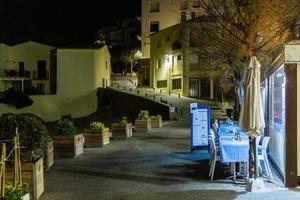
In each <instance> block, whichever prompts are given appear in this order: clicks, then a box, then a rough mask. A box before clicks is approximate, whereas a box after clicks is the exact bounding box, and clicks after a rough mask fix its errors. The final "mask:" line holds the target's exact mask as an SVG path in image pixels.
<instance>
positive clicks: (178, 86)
mask: <svg viewBox="0 0 300 200" xmlns="http://www.w3.org/2000/svg"><path fill="white" fill-rule="evenodd" d="M172 87H173V89H181V78H178V79H173V80H172Z"/></svg>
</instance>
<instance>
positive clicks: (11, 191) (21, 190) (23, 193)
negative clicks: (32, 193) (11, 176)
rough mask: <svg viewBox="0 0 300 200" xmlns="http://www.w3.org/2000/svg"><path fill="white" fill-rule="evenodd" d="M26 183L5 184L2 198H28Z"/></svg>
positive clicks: (15, 199)
mask: <svg viewBox="0 0 300 200" xmlns="http://www.w3.org/2000/svg"><path fill="white" fill-rule="evenodd" d="M28 192H29V191H28V185H27V184H22V185H18V186H16V187H15V186H13V185H12V184H11V183H6V184H5V193H4V197H3V200H29V199H30V198H29V193H28Z"/></svg>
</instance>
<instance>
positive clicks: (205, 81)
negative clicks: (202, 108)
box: [200, 77, 210, 99]
mask: <svg viewBox="0 0 300 200" xmlns="http://www.w3.org/2000/svg"><path fill="white" fill-rule="evenodd" d="M200 86H201V90H200V91H201V93H200V94H201V98H204V99H206V98H210V78H207V77H203V78H201V79H200Z"/></svg>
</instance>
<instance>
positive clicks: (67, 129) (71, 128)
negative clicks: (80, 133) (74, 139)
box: [57, 118, 77, 136]
mask: <svg viewBox="0 0 300 200" xmlns="http://www.w3.org/2000/svg"><path fill="white" fill-rule="evenodd" d="M57 128H58V134H59V135H70V136H73V135H75V134H76V131H77V130H76V127H75V125H74V122H73V121H72V120H70V119H67V118H62V119H61V120H59V121H58V122H57Z"/></svg>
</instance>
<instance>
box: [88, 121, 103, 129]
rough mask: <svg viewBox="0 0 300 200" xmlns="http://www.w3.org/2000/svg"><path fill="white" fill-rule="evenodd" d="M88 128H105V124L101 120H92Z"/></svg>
mask: <svg viewBox="0 0 300 200" xmlns="http://www.w3.org/2000/svg"><path fill="white" fill-rule="evenodd" d="M90 128H91V129H94V130H102V129H104V128H105V125H104V124H103V123H101V122H92V123H90Z"/></svg>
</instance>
